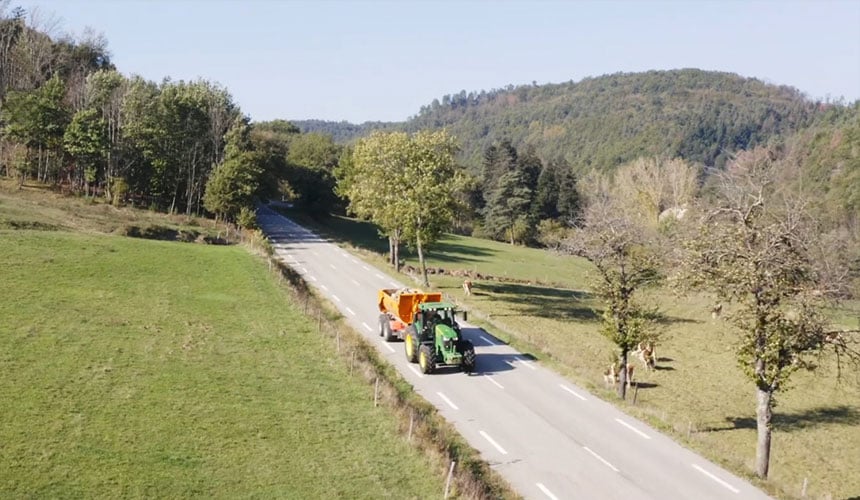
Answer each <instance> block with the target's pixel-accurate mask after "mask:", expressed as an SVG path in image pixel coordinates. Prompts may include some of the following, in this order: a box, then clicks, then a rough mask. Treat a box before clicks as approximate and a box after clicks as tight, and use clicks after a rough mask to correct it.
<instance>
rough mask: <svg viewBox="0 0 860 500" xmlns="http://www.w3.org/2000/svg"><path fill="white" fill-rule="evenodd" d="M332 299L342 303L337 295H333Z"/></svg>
mask: <svg viewBox="0 0 860 500" xmlns="http://www.w3.org/2000/svg"><path fill="white" fill-rule="evenodd" d="M331 298H333V299H334V300H336V301H338V302H340V297H338V296H337V295H335V294H331Z"/></svg>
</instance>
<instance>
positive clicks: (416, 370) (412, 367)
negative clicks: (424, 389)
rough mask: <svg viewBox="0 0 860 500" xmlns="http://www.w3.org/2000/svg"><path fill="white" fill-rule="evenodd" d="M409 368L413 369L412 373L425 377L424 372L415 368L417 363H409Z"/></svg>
mask: <svg viewBox="0 0 860 500" xmlns="http://www.w3.org/2000/svg"><path fill="white" fill-rule="evenodd" d="M409 369H410V370H412V373H414V374H415V375H418V378H424V374H423V373H421V372H420V371H418V368H415V365H409Z"/></svg>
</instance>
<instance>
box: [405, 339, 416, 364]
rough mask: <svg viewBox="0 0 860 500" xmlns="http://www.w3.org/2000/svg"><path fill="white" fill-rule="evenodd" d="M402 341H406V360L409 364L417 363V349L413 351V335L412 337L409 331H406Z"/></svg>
mask: <svg viewBox="0 0 860 500" xmlns="http://www.w3.org/2000/svg"><path fill="white" fill-rule="evenodd" d="M404 340H405V341H406V342H404V346H405V349H406V360H407V361H409V362H410V363H415V362H416V361H418V349H415V335H413V334H412V332H411V331H407V332H406V337H405V338H404Z"/></svg>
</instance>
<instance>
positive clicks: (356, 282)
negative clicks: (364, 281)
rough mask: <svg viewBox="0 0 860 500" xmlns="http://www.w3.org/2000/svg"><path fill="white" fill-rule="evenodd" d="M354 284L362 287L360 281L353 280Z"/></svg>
mask: <svg viewBox="0 0 860 500" xmlns="http://www.w3.org/2000/svg"><path fill="white" fill-rule="evenodd" d="M352 283H353V284H354V285H355V286H361V283H359V282H358V281H356V280H352Z"/></svg>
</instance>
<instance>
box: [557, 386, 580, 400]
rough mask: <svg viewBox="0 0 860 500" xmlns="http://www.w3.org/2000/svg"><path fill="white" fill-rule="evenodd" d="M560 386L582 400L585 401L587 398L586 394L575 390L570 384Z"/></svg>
mask: <svg viewBox="0 0 860 500" xmlns="http://www.w3.org/2000/svg"><path fill="white" fill-rule="evenodd" d="M558 386H559V387H561V388H562V389H564V390H565V391H567V392H569V393H571V394H573V395H574V396H576V397H578V398H579V399H581V400H583V401H585V400H586V399H585V396H583V395H581V394H580V393H578V392H576V391H574V390H573V389H571V388H570V387H568V386H566V385H564V384H558Z"/></svg>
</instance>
